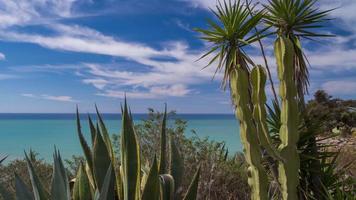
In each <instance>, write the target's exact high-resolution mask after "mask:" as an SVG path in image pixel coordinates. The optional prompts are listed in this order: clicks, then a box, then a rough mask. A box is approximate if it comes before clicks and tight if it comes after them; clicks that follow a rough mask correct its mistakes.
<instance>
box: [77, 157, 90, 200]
mask: <svg viewBox="0 0 356 200" xmlns="http://www.w3.org/2000/svg"><path fill="white" fill-rule="evenodd" d="M86 199H92V197H91V186H90V182H89V178H88V176H87V173H86V172H85V170H84V167H83V164H82V163H81V164H80V165H79V169H78V172H77V176H76V179H75V183H74V186H73V200H86Z"/></svg>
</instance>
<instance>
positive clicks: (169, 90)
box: [97, 84, 191, 99]
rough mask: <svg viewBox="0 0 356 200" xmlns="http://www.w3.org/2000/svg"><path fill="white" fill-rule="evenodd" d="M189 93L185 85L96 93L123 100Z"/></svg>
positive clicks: (181, 95)
mask: <svg viewBox="0 0 356 200" xmlns="http://www.w3.org/2000/svg"><path fill="white" fill-rule="evenodd" d="M190 92H191V91H190V90H189V89H187V88H186V86H185V85H180V84H178V85H172V86H167V87H165V86H162V87H152V88H150V89H149V90H148V91H147V90H146V91H141V90H139V91H135V90H133V91H131V92H124V91H118V90H105V91H103V92H99V93H97V95H98V96H105V97H112V98H120V99H122V98H124V97H125V96H127V97H128V98H132V99H156V98H161V97H183V96H185V95H187V94H188V93H190Z"/></svg>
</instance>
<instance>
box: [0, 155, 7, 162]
mask: <svg viewBox="0 0 356 200" xmlns="http://www.w3.org/2000/svg"><path fill="white" fill-rule="evenodd" d="M7 157H8V156H5V157H3V158H1V159H0V164H1V163H2V162H4V160H6V158H7Z"/></svg>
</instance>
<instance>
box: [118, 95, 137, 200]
mask: <svg viewBox="0 0 356 200" xmlns="http://www.w3.org/2000/svg"><path fill="white" fill-rule="evenodd" d="M121 167H122V173H121V175H122V180H123V183H122V184H123V190H124V192H123V193H124V199H125V200H136V199H137V198H139V197H140V179H141V175H140V174H141V164H140V147H139V144H138V140H137V138H136V134H135V130H134V127H133V122H132V118H131V116H130V114H129V109H128V107H127V102H126V99H125V105H124V108H123V113H122V132H121Z"/></svg>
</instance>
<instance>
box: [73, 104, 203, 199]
mask: <svg viewBox="0 0 356 200" xmlns="http://www.w3.org/2000/svg"><path fill="white" fill-rule="evenodd" d="M97 118H98V121H99V124H98V125H96V126H94V123H93V121H92V120H91V119H90V118H89V125H90V130H91V136H92V141H94V142H93V145H92V148H90V147H89V145H88V144H87V142H86V141H85V139H84V136H83V134H82V131H81V127H80V120H79V114H78V115H77V125H78V135H79V138H80V141H81V145H82V147H83V150H84V154H85V157H86V161H87V162H86V163H85V164H83V165H82V166H81V167H80V169H79V172H78V175H77V177H79V178H78V181H75V184H74V191H73V197H79V198H75V199H78V200H81V199H86V198H87V197H84V196H83V195H84V194H83V195H81V193H82V192H81V191H80V188H86V190H87V191H91V194H92V195H93V196H92V197H95V196H97V195H98V194H106V198H105V199H123V200H131V199H132V200H136V199H161V200H165V199H173V198H174V195H175V192H176V188H178V187H177V186H179V180H181V179H182V178H183V174H182V171H183V169H182V167H183V166H182V162H183V160H182V157H181V155H180V153H179V151H178V149H177V147H176V146H175V145H176V142H175V141H173V139H172V137H170V138H171V139H170V141H169V147H170V148H169V152H170V153H169V155H170V156H169V158H170V160H169V161H168V159H167V156H166V155H165V154H166V152H167V150H166V149H167V146H168V145H167V141H166V138H167V136H166V127H165V126H166V120H167V118H166V112H165V117H164V119H163V123H162V124H163V126H162V130H161V131H162V132H161V150H160V157H159V160H158V159H156V156H154V159H153V161H152V162H151V166H150V167H149V166H148V165H147V164H146V166H142V165H141V161H142V160H143V158H142V157H141V155H140V145H139V143H138V139H137V136H136V133H135V129H134V125H133V120H132V115H131V113H130V111H129V108H128V106H127V103H126V100H125V104H124V106H123V109H122V131H121V152H120V156H121V159H120V162H119V161H118V160H117V159H116V158H115V155H114V153H113V152H114V151H113V149H112V144H111V140H110V137H109V134H108V131H107V129H106V126H105V124H104V122H103V119H102V116H101V115H100V113H99V112H98V110H97ZM90 163H91V164H90ZM166 163H170V166H169V173H168V172H167V171H168V167H167V166H165V164H166ZM199 173H200V170H199V169H198V171H197V172H196V174H195V176H194V177H193V180H192V183H191V186H190V187H189V189H188V191H187V193H186V195H185V197H184V198H183V199H187V200H190V199H195V198H196V195H197V186H198V180H199ZM108 174H110V176H109V175H108ZM108 177H111V178H108ZM95 191H96V192H95ZM85 194H88V193H85ZM82 196H83V197H82Z"/></svg>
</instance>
